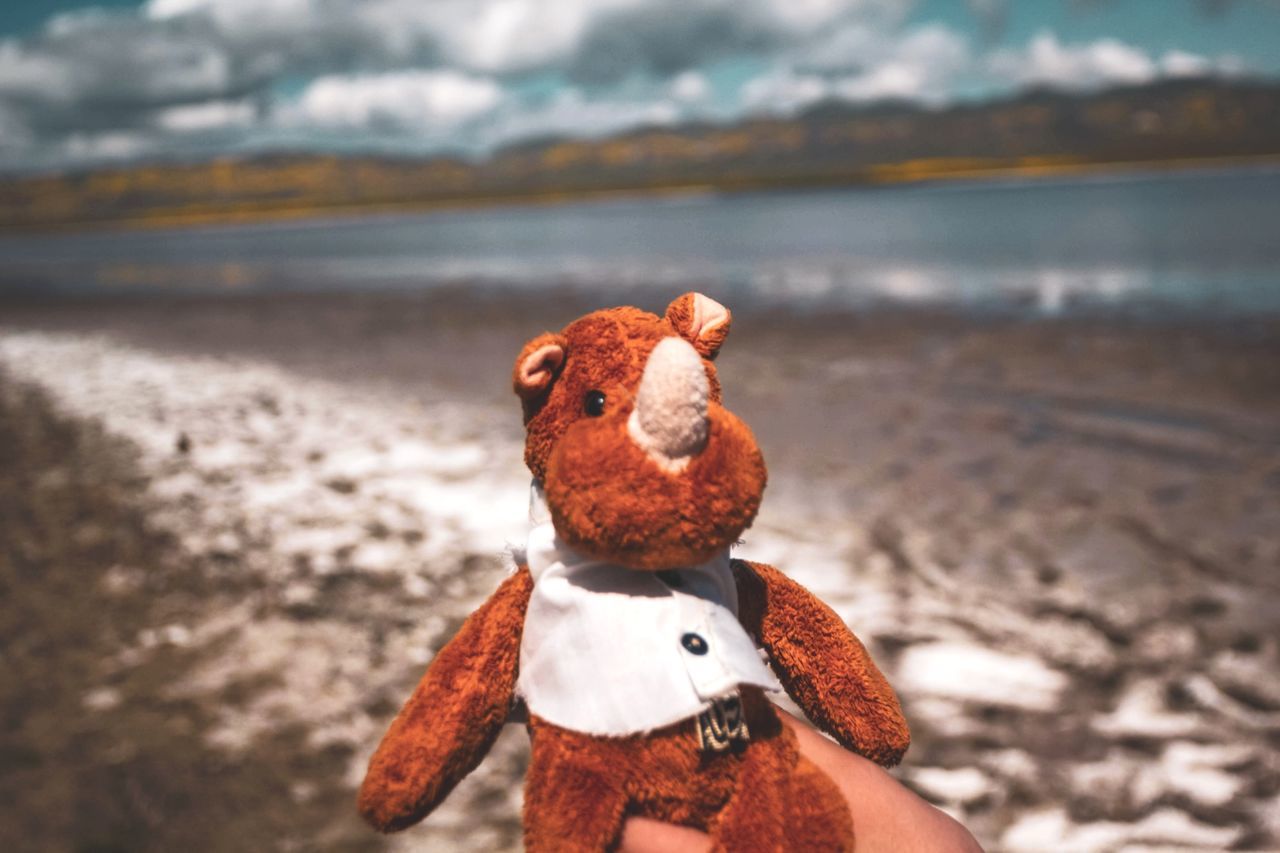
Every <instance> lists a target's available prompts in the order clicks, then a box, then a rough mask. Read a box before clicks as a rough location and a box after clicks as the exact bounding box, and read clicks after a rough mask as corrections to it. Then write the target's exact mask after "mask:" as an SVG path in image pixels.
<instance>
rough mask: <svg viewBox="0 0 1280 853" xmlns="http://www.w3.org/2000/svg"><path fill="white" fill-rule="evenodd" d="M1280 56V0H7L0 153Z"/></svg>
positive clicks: (332, 133)
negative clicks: (88, 0)
mask: <svg viewBox="0 0 1280 853" xmlns="http://www.w3.org/2000/svg"><path fill="white" fill-rule="evenodd" d="M1203 75H1222V76H1237V75H1246V76H1265V77H1280V0H142V2H139V0H97V2H91V3H85V2H79V0H4V2H3V4H0V170H3V171H28V170H33V169H37V170H38V169H49V168H67V167H79V166H85V165H97V164H101V163H108V162H121V161H128V162H135V161H139V160H149V159H165V160H170V159H183V160H188V159H196V160H198V159H207V158H209V157H213V156H218V155H226V154H244V153H252V152H259V151H266V150H290V151H296V150H336V151H375V152H382V153H403V154H428V153H435V152H449V153H459V154H463V155H483V154H485V153H487V152H489V151H492V150H493V149H495V148H497V147H500V146H502V145H505V144H509V143H512V142H517V141H520V140H523V139H529V138H540V137H546V136H552V135H555V136H570V137H598V136H602V135H607V134H611V133H617V132H620V131H623V130H626V129H628V128H632V127H636V126H641V125H663V124H674V123H679V122H682V121H689V120H709V121H717V122H728V121H734V120H737V119H739V118H741V117H743V116H747V115H788V114H793V113H795V112H796V111H799V110H802V109H804V108H805V107H807V106H810V105H812V104H814V103H817V102H819V101H822V100H825V99H839V100H843V101H848V102H851V103H868V102H874V101H877V100H883V99H887V98H893V99H904V100H909V101H914V102H918V103H921V104H924V105H931V106H932V105H945V104H948V103H953V102H956V101H959V100H974V99H986V98H993V97H1000V96H1004V95H1008V94H1010V93H1013V92H1015V91H1018V90H1020V89H1023V88H1026V87H1031V86H1050V87H1055V88H1060V89H1066V90H1072V91H1088V90H1093V89H1098V88H1102V87H1106V86H1110V85H1128V84H1138V83H1145V82H1150V81H1155V80H1159V79H1163V78H1174V77H1187V76H1203Z"/></svg>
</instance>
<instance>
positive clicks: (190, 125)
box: [156, 100, 258, 133]
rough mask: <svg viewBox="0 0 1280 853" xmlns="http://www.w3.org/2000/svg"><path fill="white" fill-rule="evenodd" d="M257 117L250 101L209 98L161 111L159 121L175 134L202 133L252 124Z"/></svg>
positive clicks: (157, 118)
mask: <svg viewBox="0 0 1280 853" xmlns="http://www.w3.org/2000/svg"><path fill="white" fill-rule="evenodd" d="M257 117H258V109H257V107H256V106H255V105H254V104H253V102H251V101H247V100H245V101H207V102H205V103H202V104H184V105H183V106H179V107H169V108H168V109H165V110H162V111H161V112H160V113H159V114H158V115H157V116H156V124H157V125H159V126H160V127H161V128H164V129H165V130H168V131H173V132H174V133H201V132H205V131H210V130H227V129H235V128H245V127H249V126H250V125H252V124H253V123H254V121H255V120H256V119H257Z"/></svg>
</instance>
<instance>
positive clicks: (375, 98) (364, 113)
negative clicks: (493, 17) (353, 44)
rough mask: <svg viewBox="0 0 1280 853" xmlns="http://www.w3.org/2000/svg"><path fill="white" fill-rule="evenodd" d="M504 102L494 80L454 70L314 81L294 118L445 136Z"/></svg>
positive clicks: (361, 75) (350, 76)
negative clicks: (501, 101) (435, 133)
mask: <svg viewBox="0 0 1280 853" xmlns="http://www.w3.org/2000/svg"><path fill="white" fill-rule="evenodd" d="M501 99H502V89H501V88H500V87H499V86H498V85H497V84H496V83H494V82H493V81H492V80H488V79H484V78H479V77H471V76H468V75H466V74H461V73H459V72H456V71H449V70H443V71H426V70H412V71H394V72H387V73H384V74H354V75H330V76H325V77H320V78H318V79H316V80H314V81H312V82H311V84H310V85H308V86H307V88H306V89H305V90H304V91H303V93H302V95H301V97H299V98H298V101H297V104H296V105H295V107H294V108H293V109H292V110H291V111H290V112H289V116H288V117H289V119H291V120H292V121H294V122H300V123H303V124H312V125H317V126H324V127H339V128H348V129H368V128H378V127H383V128H388V129H419V130H433V131H442V130H448V129H451V128H453V127H456V126H457V125H459V124H462V123H464V122H466V121H469V120H471V119H474V118H476V117H478V116H480V115H483V114H484V113H486V112H488V111H490V110H492V109H493V108H494V107H495V106H497V104H498V102H499V101H500V100H501Z"/></svg>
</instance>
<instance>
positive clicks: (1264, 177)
mask: <svg viewBox="0 0 1280 853" xmlns="http://www.w3.org/2000/svg"><path fill="white" fill-rule="evenodd" d="M458 284H464V285H467V286H470V287H483V288H536V287H564V288H575V289H582V290H587V291H601V293H602V296H603V295H606V294H608V293H616V292H618V291H622V290H631V289H636V288H656V289H660V290H662V291H663V292H664V293H669V292H671V291H678V290H680V289H682V288H683V289H688V288H699V289H705V290H708V291H709V292H713V293H717V294H723V295H724V296H726V297H727V298H732V299H734V300H736V304H742V303H744V302H748V301H756V302H763V303H766V304H772V303H779V302H786V303H789V304H792V305H802V306H807V307H810V308H817V309H823V308H827V307H833V308H834V307H848V306H855V307H865V306H868V305H877V304H884V303H910V304H930V305H933V304H941V305H948V306H960V307H962V308H972V309H979V310H990V309H996V310H1007V309H1013V310H1019V311H1024V310H1025V311H1031V312H1039V313H1047V314H1054V313H1060V312H1069V311H1088V310H1100V311H1104V312H1109V311H1117V310H1125V311H1139V312H1142V311H1177V312H1197V313H1200V312H1209V313H1221V314H1236V313H1267V314H1271V313H1277V312H1280V170H1255V171H1237V172H1217V173H1212V172H1201V173H1187V174H1182V175H1177V176H1160V175H1141V174H1135V175H1127V176H1121V177H1117V176H1107V177H1099V178H1089V179H1072V180H1069V181H1068V180H1062V181H1049V182H1045V181H1037V182H1028V181H996V182H987V183H980V184H978V183H956V184H948V185H928V186H912V187H893V188H885V189H847V190H827V191H810V192H788V193H760V194H750V195H737V196H718V195H714V194H708V195H701V196H679V197H666V198H640V199H627V200H614V201H607V202H583V203H575V204H564V205H554V206H523V207H507V208H501V209H472V210H463V211H449V212H436V213H416V214H397V215H381V216H372V217H364V218H358V219H357V218H327V219H318V220H307V221H300V222H284V223H272V224H256V225H249V226H234V227H205V228H195V229H183V230H165V231H123V232H105V231H100V232H95V233H88V234H61V235H46V236H7V237H0V293H2V292H14V291H24V292H30V291H36V292H42V293H85V292H103V293H113V292H136V291H143V292H153V291H155V292H175V291H224V290H225V291H230V290H235V291H245V290H256V291H287V290H327V291H332V290H361V289H387V288H390V289H422V288H431V287H438V286H444V285H458Z"/></svg>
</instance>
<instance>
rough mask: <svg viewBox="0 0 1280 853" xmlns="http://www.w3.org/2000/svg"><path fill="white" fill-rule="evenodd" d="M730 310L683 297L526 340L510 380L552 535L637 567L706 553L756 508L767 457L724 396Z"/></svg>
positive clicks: (691, 561) (728, 538) (695, 296)
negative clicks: (721, 367) (662, 310)
mask: <svg viewBox="0 0 1280 853" xmlns="http://www.w3.org/2000/svg"><path fill="white" fill-rule="evenodd" d="M728 334H729V311H728V310H727V309H726V308H725V307H724V306H722V305H720V304H719V303H717V302H715V301H714V300H712V299H709V298H707V297H706V296H703V295H702V294H700V293H686V294H685V295H684V296H681V297H680V298H679V299H677V300H676V301H675V302H672V303H671V305H670V306H669V307H668V308H667V313H666V316H665V317H657V316H654V315H653V314H649V313H646V312H644V311H641V310H639V309H637V308H611V309H609V310H606V311H597V312H595V313H593V314H588V315H587V316H585V317H583V318H581V319H580V320H577V321H575V322H573V323H570V324H569V325H568V326H566V327H565V329H564V330H563V331H562V332H560V333H559V334H551V333H547V334H543V335H539V336H538V337H536V338H534V339H533V340H531V341H529V343H527V344H525V346H524V349H523V350H522V351H521V352H520V357H519V358H517V359H516V365H515V375H514V384H515V390H516V393H517V394H518V395H519V396H520V399H521V400H522V401H523V404H524V421H525V427H526V428H527V430H528V436H527V439H526V442H525V453H524V456H525V462H526V463H528V465H529V470H530V471H532V472H533V476H534V477H536V478H537V479H538V480H539V482H541V483H542V487H543V489H544V490H545V493H546V499H547V506H548V507H549V508H550V510H551V518H552V521H553V522H554V523H555V528H556V532H557V533H558V534H559V535H560V537H561V538H562V539H564V540H565V541H566V542H567V543H568V544H569V545H571V546H573V547H574V548H575V549H577V550H579V551H581V552H583V553H586V554H589V555H591V556H593V557H599V558H601V559H607V560H610V561H613V562H616V563H620V564H622V565H625V566H630V567H632V568H636V569H667V568H676V567H679V566H689V565H696V564H698V563H702V562H705V561H707V560H709V559H711V558H712V557H713V556H715V554H716V553H717V552H719V551H720V550H721V549H723V548H725V547H726V546H728V545H729V544H731V543H732V542H734V541H735V540H736V539H737V538H738V536H739V535H740V534H741V533H742V531H743V530H745V529H746V528H747V527H748V526H749V525H750V524H751V522H752V520H753V519H754V518H755V515H756V511H757V510H758V509H759V508H760V498H761V495H762V494H763V492H764V484H765V467H764V459H763V458H762V457H761V455H760V448H759V447H757V446H756V441H755V438H754V437H753V436H752V435H751V431H750V430H749V429H747V427H746V425H745V424H743V423H742V421H740V420H738V419H737V418H736V417H734V416H733V415H732V414H731V413H730V412H729V411H728V410H727V409H725V408H724V407H723V406H722V405H720V382H719V380H718V379H717V377H716V369H715V367H714V366H713V365H712V363H711V362H712V360H713V359H714V358H715V357H716V353H717V352H718V351H719V349H720V345H721V344H722V343H723V342H724V339H725V337H727V336H728Z"/></svg>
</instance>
